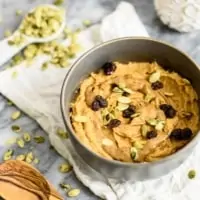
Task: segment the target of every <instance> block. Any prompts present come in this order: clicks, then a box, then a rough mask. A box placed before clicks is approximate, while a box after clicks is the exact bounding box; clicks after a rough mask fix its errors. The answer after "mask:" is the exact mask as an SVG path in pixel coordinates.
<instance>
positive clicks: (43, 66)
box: [41, 62, 48, 71]
mask: <svg viewBox="0 0 200 200" xmlns="http://www.w3.org/2000/svg"><path fill="white" fill-rule="evenodd" d="M47 68H48V62H45V63H43V64H42V67H41V69H42V71H44V70H46V69H47Z"/></svg>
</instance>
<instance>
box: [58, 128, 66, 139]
mask: <svg viewBox="0 0 200 200" xmlns="http://www.w3.org/2000/svg"><path fill="white" fill-rule="evenodd" d="M56 133H57V135H58V136H59V137H60V138H62V139H67V138H68V133H67V132H66V131H64V130H63V129H61V128H58V129H57V132H56Z"/></svg>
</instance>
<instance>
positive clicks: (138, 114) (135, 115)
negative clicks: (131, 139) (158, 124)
mask: <svg viewBox="0 0 200 200" xmlns="http://www.w3.org/2000/svg"><path fill="white" fill-rule="evenodd" d="M140 115H141V113H135V114H133V115H131V118H136V117H139V116H140Z"/></svg>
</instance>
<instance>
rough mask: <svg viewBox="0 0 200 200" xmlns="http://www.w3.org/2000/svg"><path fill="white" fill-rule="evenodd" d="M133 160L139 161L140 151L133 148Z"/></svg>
mask: <svg viewBox="0 0 200 200" xmlns="http://www.w3.org/2000/svg"><path fill="white" fill-rule="evenodd" d="M131 158H132V159H133V160H137V159H138V150H137V148H136V147H131Z"/></svg>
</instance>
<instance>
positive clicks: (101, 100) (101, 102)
mask: <svg viewBox="0 0 200 200" xmlns="http://www.w3.org/2000/svg"><path fill="white" fill-rule="evenodd" d="M95 100H96V101H98V102H99V105H100V107H101V108H106V107H107V106H108V102H107V100H106V99H104V98H103V97H102V96H100V95H97V96H96V97H95Z"/></svg>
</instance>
